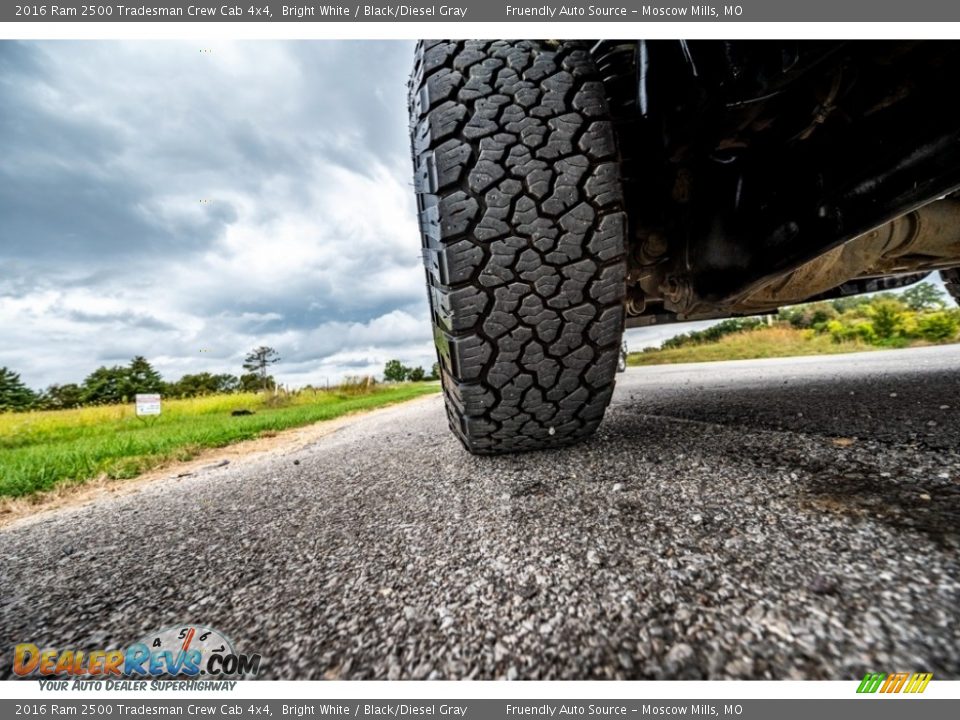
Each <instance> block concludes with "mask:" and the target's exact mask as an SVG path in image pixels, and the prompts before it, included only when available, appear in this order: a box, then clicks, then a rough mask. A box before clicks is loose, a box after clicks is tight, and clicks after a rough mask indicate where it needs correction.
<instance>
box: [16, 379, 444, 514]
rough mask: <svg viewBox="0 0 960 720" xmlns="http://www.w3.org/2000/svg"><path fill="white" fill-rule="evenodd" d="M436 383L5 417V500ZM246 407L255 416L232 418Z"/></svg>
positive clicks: (131, 472) (416, 392)
mask: <svg viewBox="0 0 960 720" xmlns="http://www.w3.org/2000/svg"><path fill="white" fill-rule="evenodd" d="M438 390H439V384H438V383H404V384H400V385H376V386H373V387H372V388H370V389H368V390H357V389H356V388H348V389H347V390H346V391H344V392H339V391H337V390H334V389H331V390H330V391H319V392H316V393H314V392H310V391H306V392H302V393H299V394H295V395H290V396H286V397H284V396H281V397H280V398H278V399H271V398H270V397H268V396H264V395H260V394H256V393H245V394H237V395H216V396H210V397H203V398H193V399H189V400H165V401H164V403H163V413H162V414H161V415H160V416H159V417H155V418H148V419H145V420H141V419H138V418H137V417H136V416H135V414H134V410H133V406H132V405H111V406H103V407H90V408H81V409H77V410H57V411H40V412H29V413H2V414H0V497H24V496H28V495H32V494H34V493H37V492H42V491H46V490H52V489H54V488H57V487H60V486H63V485H66V484H77V483H82V482H84V481H86V480H90V479H92V478H96V477H100V476H102V475H106V476H107V477H111V478H130V477H134V476H136V475H139V474H140V473H142V472H144V471H146V470H148V469H150V468H153V467H156V466H157V465H160V464H162V463H164V462H167V461H170V460H188V459H190V458H191V457H193V456H195V455H196V454H197V453H198V452H199V451H200V450H202V449H203V448H213V447H223V446H225V445H229V444H230V443H235V442H238V441H241V440H249V439H252V438H256V437H259V436H262V435H264V434H265V433H270V432H276V431H278V430H284V429H286V428H292V427H298V426H302V425H309V424H311V423H315V422H318V421H321V420H330V419H332V418H336V417H339V416H341V415H345V414H347V413H351V412H356V411H359V410H368V409H372V408H376V407H381V406H384V405H391V404H393V403H397V402H402V401H404V400H409V399H412V398H415V397H418V396H421V395H425V394H428V393H434V392H437V391H438ZM235 409H249V410H252V411H254V414H253V415H245V416H238V417H233V416H231V414H230V413H231V411H232V410H235Z"/></svg>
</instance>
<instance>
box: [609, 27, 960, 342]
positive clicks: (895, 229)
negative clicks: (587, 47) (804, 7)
mask: <svg viewBox="0 0 960 720" xmlns="http://www.w3.org/2000/svg"><path fill="white" fill-rule="evenodd" d="M592 52H593V54H594V56H595V58H596V61H597V67H598V70H599V72H600V74H601V76H602V78H603V81H604V84H605V87H606V89H607V94H608V97H609V100H610V110H611V115H612V118H613V120H614V123H615V127H616V134H617V138H618V142H619V145H620V149H621V154H622V156H623V171H622V172H623V179H624V191H625V193H626V195H627V206H628V207H629V209H630V213H629V216H630V232H629V235H628V244H629V249H630V252H629V254H628V274H627V321H626V322H627V326H628V327H629V326H637V325H645V324H652V323H657V322H670V321H675V320H690V319H703V318H710V317H726V316H729V315H747V314H756V313H762V312H768V311H773V310H776V308H777V307H779V306H782V305H788V304H792V303H798V302H803V301H806V300H811V299H823V298H828V297H837V296H841V295H849V294H856V293H860V292H869V291H874V290H880V289H889V288H894V287H901V286H904V285H907V284H910V283H912V282H916V281H918V280H920V279H922V278H923V277H924V276H925V275H926V274H927V273H929V272H930V271H933V270H938V269H946V268H950V267H953V266H955V265H957V264H958V263H960V226H958V222H957V221H958V220H960V205H958V204H957V203H956V202H955V201H953V200H952V199H950V197H949V195H950V193H952V192H953V191H955V190H956V188H957V187H958V186H960V118H958V116H957V115H956V113H955V112H954V111H953V98H952V96H950V95H949V94H947V93H945V92H944V85H943V83H944V81H945V79H946V78H950V77H956V73H957V72H958V71H960V45H958V44H957V43H946V42H944V43H938V42H917V43H909V42H902V41H900V42H849V43H836V42H765V41H764V42H759V41H739V42H738V41H733V42H722V41H696V42H689V43H687V42H683V41H656V42H649V41H639V42H619V43H618V42H600V43H597V44H596V45H595V46H593V48H592ZM931 201H933V202H931ZM928 203H929V204H928Z"/></svg>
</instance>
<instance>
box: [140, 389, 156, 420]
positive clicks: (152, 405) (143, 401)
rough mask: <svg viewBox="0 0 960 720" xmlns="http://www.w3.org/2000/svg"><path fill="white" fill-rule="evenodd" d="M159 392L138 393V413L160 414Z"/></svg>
mask: <svg viewBox="0 0 960 720" xmlns="http://www.w3.org/2000/svg"><path fill="white" fill-rule="evenodd" d="M159 414H160V394H159V393H137V415H138V416H139V415H159Z"/></svg>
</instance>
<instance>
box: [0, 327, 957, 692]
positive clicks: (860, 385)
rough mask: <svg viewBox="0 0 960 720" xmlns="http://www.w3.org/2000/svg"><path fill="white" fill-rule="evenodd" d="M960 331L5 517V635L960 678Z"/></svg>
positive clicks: (733, 672) (463, 669)
mask: <svg viewBox="0 0 960 720" xmlns="http://www.w3.org/2000/svg"><path fill="white" fill-rule="evenodd" d="M958 520H960V346H957V345H955V346H952V347H942V348H927V349H920V350H909V351H894V352H882V353H880V352H878V353H868V354H861V355H846V356H834V357H817V358H805V359H790V360H771V361H742V362H733V363H714V364H705V365H686V366H664V367H659V368H637V369H631V370H630V371H628V372H627V373H626V374H625V375H623V376H621V379H620V380H619V382H618V387H617V391H616V395H615V401H614V404H613V406H612V408H611V410H610V412H609V413H608V415H607V419H606V420H605V422H604V424H603V426H602V428H601V430H600V432H599V434H598V435H597V436H596V438H595V439H594V440H592V441H590V442H587V443H585V444H582V445H579V446H577V447H574V448H570V449H568V450H564V451H561V452H554V453H549V454H539V453H534V454H527V455H522V456H513V457H502V458H493V459H490V458H477V457H472V456H470V455H468V454H467V453H466V452H465V451H463V450H462V449H461V447H460V446H459V444H458V443H457V442H456V441H455V440H454V439H453V437H452V436H451V435H450V434H449V433H448V432H447V430H446V428H445V420H444V417H443V412H442V407H441V400H440V398H439V397H431V398H428V399H426V400H421V401H416V402H413V403H411V404H408V405H405V406H400V407H396V408H391V409H388V410H385V411H380V412H377V413H374V414H371V415H368V416H364V417H360V418H357V419H356V420H355V421H353V422H352V423H350V424H349V425H348V426H347V427H345V428H343V429H341V430H339V431H338V432H336V433H334V434H332V435H330V436H328V437H326V438H323V439H321V440H320V441H318V442H317V443H316V444H314V445H312V446H310V447H307V448H305V449H301V450H298V451H296V452H291V453H287V454H278V455H276V456H274V457H272V458H268V459H266V460H259V461H257V462H255V463H250V464H247V465H240V466H229V467H226V468H221V469H216V470H210V471H208V472H206V473H204V474H202V475H199V476H197V477H193V478H186V479H183V480H180V481H176V482H174V481H160V482H156V483H152V484H149V485H146V486H144V487H143V488H142V489H141V490H140V491H138V492H136V493H134V494H131V495H127V496H123V497H119V498H110V499H103V500H100V501H97V502H96V503H94V504H93V505H91V506H87V507H82V508H77V509H71V510H65V511H58V512H57V513H55V514H52V515H46V516H41V517H39V518H36V519H34V520H29V521H26V522H20V523H18V524H17V525H14V526H11V527H9V528H7V529H6V530H4V531H3V532H0V578H2V592H0V628H2V633H0V637H2V638H3V640H2V642H3V648H2V650H3V653H4V655H2V656H0V672H3V673H9V668H10V653H9V648H10V647H11V645H12V643H14V642H26V641H32V642H36V643H37V644H39V645H41V646H58V647H61V648H64V647H80V648H86V649H95V648H98V647H104V646H118V645H125V644H127V643H130V642H132V641H134V640H136V639H138V638H139V637H140V636H142V635H144V634H146V633H148V632H151V631H154V630H156V629H158V628H162V627H167V626H171V625H177V624H181V623H191V622H194V623H202V624H205V625H207V626H212V627H215V628H218V629H219V630H221V631H223V632H224V633H225V634H226V635H228V636H230V637H232V639H233V641H234V644H235V646H236V647H237V648H238V650H240V651H245V652H259V653H261V654H262V655H263V656H264V668H265V673H264V674H265V675H266V676H267V677H273V678H285V679H294V678H321V677H325V678H464V677H474V678H499V677H507V678H569V679H579V678H830V679H840V678H857V679H859V677H862V675H863V673H864V672H866V671H867V670H871V671H881V672H888V671H890V672H892V671H895V670H896V671H901V670H926V671H932V672H934V673H935V677H940V678H946V677H950V678H958V677H960V617H958V616H960V535H958V531H960V522H958Z"/></svg>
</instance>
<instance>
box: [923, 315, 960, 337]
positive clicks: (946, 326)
mask: <svg viewBox="0 0 960 720" xmlns="http://www.w3.org/2000/svg"><path fill="white" fill-rule="evenodd" d="M958 330H960V321H958V320H957V318H956V316H954V315H953V314H952V313H946V312H935V313H928V314H926V315H923V316H921V317H920V318H918V320H917V334H918V335H920V337H922V338H923V339H924V340H929V341H930V342H944V341H945V340H952V339H953V338H954V337H956V335H957V331H958Z"/></svg>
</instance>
